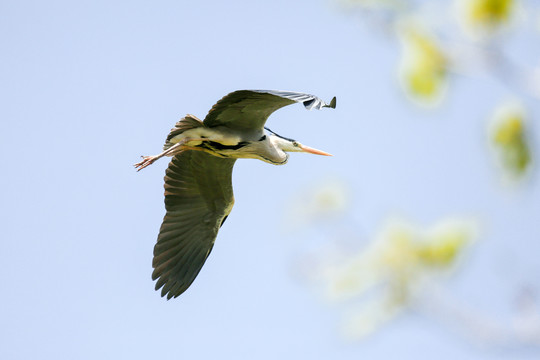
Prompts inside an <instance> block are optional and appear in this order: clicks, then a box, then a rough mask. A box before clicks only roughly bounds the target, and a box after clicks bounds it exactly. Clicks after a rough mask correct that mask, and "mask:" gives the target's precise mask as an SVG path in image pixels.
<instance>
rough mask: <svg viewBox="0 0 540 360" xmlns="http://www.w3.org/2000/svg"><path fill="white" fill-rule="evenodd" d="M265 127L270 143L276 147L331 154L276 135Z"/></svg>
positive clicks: (317, 153)
mask: <svg viewBox="0 0 540 360" xmlns="http://www.w3.org/2000/svg"><path fill="white" fill-rule="evenodd" d="M265 129H266V130H268V131H269V132H270V136H269V140H270V142H272V144H274V146H275V147H276V148H278V149H280V150H282V151H284V152H305V153H309V154H315V155H324V156H332V154H329V153H327V152H324V151H321V150H317V149H314V148H311V147H309V146H306V145H303V144H301V143H299V142H298V141H296V140H294V139H289V138H286V137H284V136H281V135H278V134H276V133H275V132H273V131H272V130H270V129H268V128H266V127H265Z"/></svg>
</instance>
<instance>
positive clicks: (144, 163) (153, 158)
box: [133, 156, 159, 171]
mask: <svg viewBox="0 0 540 360" xmlns="http://www.w3.org/2000/svg"><path fill="white" fill-rule="evenodd" d="M141 157H142V159H143V160H142V161H141V162H138V163H136V164H134V165H133V166H135V169H137V171H141V170H142V169H144V168H145V167H147V166H148V165H152V164H153V163H154V161H156V160H157V159H159V157H158V156H141Z"/></svg>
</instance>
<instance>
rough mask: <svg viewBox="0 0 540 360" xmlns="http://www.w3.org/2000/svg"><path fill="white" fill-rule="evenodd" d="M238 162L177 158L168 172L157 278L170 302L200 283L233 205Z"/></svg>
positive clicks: (193, 155) (188, 154)
mask: <svg viewBox="0 0 540 360" xmlns="http://www.w3.org/2000/svg"><path fill="white" fill-rule="evenodd" d="M234 162H235V159H224V158H219V157H216V156H212V155H210V154H207V153H205V152H202V151H184V152H182V153H180V154H179V155H176V156H174V157H173V159H172V160H171V162H170V163H169V167H168V168H167V171H166V173H165V209H166V210H167V213H166V214H165V217H164V219H163V224H162V225H161V229H160V230H159V235H158V240H157V244H156V246H155V247H154V259H153V261H152V266H153V267H154V272H153V273H152V279H153V280H156V279H158V278H159V280H158V281H157V283H156V290H158V289H159V288H161V287H162V286H163V289H162V290H161V296H165V295H167V299H170V298H171V297H177V296H179V295H180V294H182V293H183V292H184V291H185V290H186V289H187V288H188V287H189V286H190V285H191V283H192V282H193V280H195V277H196V276H197V274H198V273H199V271H200V270H201V268H202V266H203V264H204V262H205V261H206V258H207V257H208V255H209V254H210V251H211V250H212V247H213V246H214V240H215V239H216V236H217V233H218V230H219V228H220V226H221V224H222V223H223V221H224V220H225V218H226V217H227V215H228V214H229V213H230V211H231V209H232V206H233V204H234V197H233V190H232V184H231V176H232V168H233V165H234Z"/></svg>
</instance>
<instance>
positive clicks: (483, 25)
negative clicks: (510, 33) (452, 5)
mask: <svg viewBox="0 0 540 360" xmlns="http://www.w3.org/2000/svg"><path fill="white" fill-rule="evenodd" d="M516 3H517V1H514V0H460V1H458V8H459V15H460V18H459V19H460V22H461V24H462V26H463V27H464V30H465V31H466V32H469V34H470V35H473V36H478V35H489V34H491V33H493V32H494V31H496V30H497V29H499V28H501V27H502V26H504V25H506V24H507V23H508V22H509V21H510V20H511V18H512V16H513V15H514V13H515V10H516V9H515V8H516V5H517V4H516Z"/></svg>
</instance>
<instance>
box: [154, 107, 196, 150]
mask: <svg viewBox="0 0 540 360" xmlns="http://www.w3.org/2000/svg"><path fill="white" fill-rule="evenodd" d="M201 126H204V125H203V122H202V121H201V120H199V119H198V118H197V117H196V116H194V115H190V114H188V115H186V116H185V117H183V118H182V119H180V121H178V122H177V123H176V125H175V126H174V128H172V129H171V132H170V133H169V135H167V140H165V145H163V151H165V150H167V149H169V148H170V147H171V146H173V145H174V144H175V143H173V142H171V139H172V138H174V137H176V136H178V135H180V134H182V133H183V132H184V131H187V130H191V129H195V128H198V127H201Z"/></svg>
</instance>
